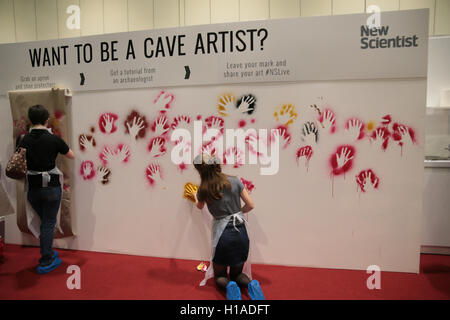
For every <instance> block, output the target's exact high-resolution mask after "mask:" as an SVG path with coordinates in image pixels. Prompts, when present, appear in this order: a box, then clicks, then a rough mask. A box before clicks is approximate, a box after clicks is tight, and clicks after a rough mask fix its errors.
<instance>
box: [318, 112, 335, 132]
mask: <svg viewBox="0 0 450 320" xmlns="http://www.w3.org/2000/svg"><path fill="white" fill-rule="evenodd" d="M319 122H320V124H321V126H322V128H323V129H324V130H325V131H326V132H329V133H335V132H336V113H335V112H334V111H333V110H331V109H328V108H327V109H325V110H324V111H323V112H322V113H320V114H319Z"/></svg>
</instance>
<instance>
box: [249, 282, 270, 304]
mask: <svg viewBox="0 0 450 320" xmlns="http://www.w3.org/2000/svg"><path fill="white" fill-rule="evenodd" d="M248 295H249V296H250V299H252V300H266V298H264V294H263V292H262V289H261V286H260V285H259V282H258V280H252V281H250V283H249V284H248Z"/></svg>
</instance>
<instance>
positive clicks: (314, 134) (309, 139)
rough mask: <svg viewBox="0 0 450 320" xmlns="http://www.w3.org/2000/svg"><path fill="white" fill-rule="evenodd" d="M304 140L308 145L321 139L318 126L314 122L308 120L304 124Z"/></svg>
mask: <svg viewBox="0 0 450 320" xmlns="http://www.w3.org/2000/svg"><path fill="white" fill-rule="evenodd" d="M302 140H303V141H304V142H305V143H306V144H308V145H313V144H316V143H317V141H318V140H319V131H318V130H317V126H316V124H315V123H314V122H310V121H308V122H305V123H304V124H303V128H302Z"/></svg>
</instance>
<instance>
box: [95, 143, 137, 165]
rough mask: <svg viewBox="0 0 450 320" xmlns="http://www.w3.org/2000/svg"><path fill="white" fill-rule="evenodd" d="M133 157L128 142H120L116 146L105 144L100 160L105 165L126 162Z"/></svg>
mask: <svg viewBox="0 0 450 320" xmlns="http://www.w3.org/2000/svg"><path fill="white" fill-rule="evenodd" d="M130 157H131V152H130V149H129V147H128V146H127V145H126V144H122V143H120V144H118V145H117V147H116V148H110V147H108V146H105V147H104V148H103V149H102V152H101V153H100V160H101V161H102V163H103V165H104V166H107V165H108V164H118V163H126V162H128V160H129V159H130Z"/></svg>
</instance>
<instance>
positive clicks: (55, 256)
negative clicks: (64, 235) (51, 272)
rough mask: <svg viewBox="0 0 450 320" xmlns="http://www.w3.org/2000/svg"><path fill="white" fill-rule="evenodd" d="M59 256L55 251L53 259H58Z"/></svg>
mask: <svg viewBox="0 0 450 320" xmlns="http://www.w3.org/2000/svg"><path fill="white" fill-rule="evenodd" d="M58 256H59V253H58V251H53V256H52V259H56V258H57V257H58Z"/></svg>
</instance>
